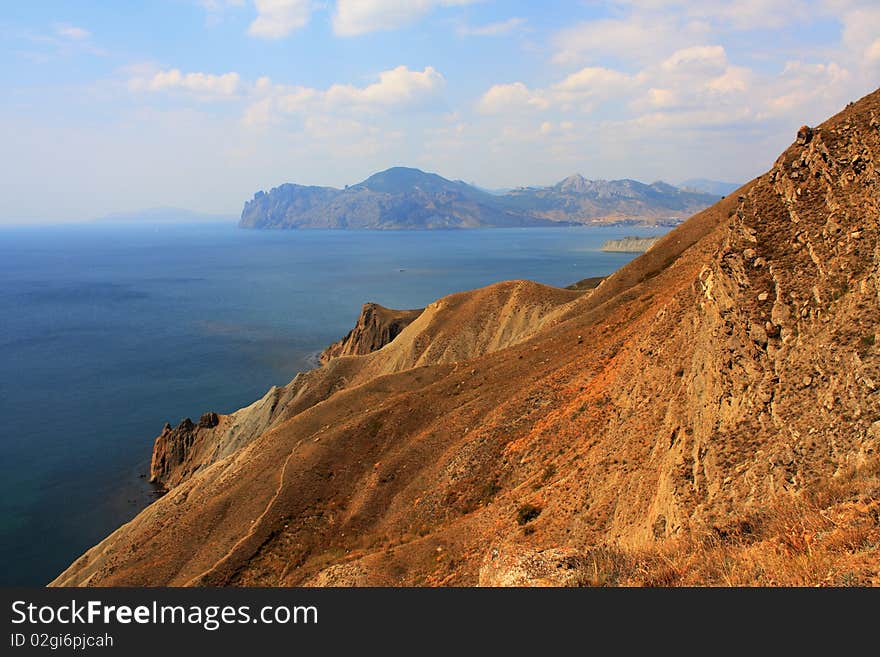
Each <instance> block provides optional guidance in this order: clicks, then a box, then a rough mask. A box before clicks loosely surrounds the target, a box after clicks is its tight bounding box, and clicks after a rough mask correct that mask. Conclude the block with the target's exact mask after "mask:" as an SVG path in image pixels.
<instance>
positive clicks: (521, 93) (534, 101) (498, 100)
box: [477, 82, 550, 114]
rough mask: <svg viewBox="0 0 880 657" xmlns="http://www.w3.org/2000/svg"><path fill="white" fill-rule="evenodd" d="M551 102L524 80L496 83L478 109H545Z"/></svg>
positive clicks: (504, 110) (491, 112)
mask: <svg viewBox="0 0 880 657" xmlns="http://www.w3.org/2000/svg"><path fill="white" fill-rule="evenodd" d="M549 106H550V102H549V101H548V100H547V99H546V98H544V97H543V96H542V95H541V94H540V92H535V91H532V90H530V89H529V88H528V87H527V86H526V85H524V84H523V83H522V82H513V83H510V84H496V85H493V86H492V87H490V88H489V90H488V91H486V93H484V94H483V96H482V98H480V100H479V102H478V103H477V109H478V110H479V111H480V112H482V113H483V114H501V113H508V112H521V111H523V110H544V109H547V108H548V107H549Z"/></svg>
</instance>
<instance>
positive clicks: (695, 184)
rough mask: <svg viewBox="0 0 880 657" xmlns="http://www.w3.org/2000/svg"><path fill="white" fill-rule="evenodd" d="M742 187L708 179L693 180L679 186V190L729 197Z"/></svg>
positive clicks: (738, 184)
mask: <svg viewBox="0 0 880 657" xmlns="http://www.w3.org/2000/svg"><path fill="white" fill-rule="evenodd" d="M740 187H742V183H731V182H721V181H720V180H708V179H707V178H691V179H689V180H685V181H683V182H682V183H681V184H680V185H679V188H681V189H683V190H685V191H689V192H701V193H703V194H715V195H717V196H727V195H728V194H730V193H731V192H734V191H736V190H737V189H739V188H740Z"/></svg>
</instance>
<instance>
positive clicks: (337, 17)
mask: <svg viewBox="0 0 880 657" xmlns="http://www.w3.org/2000/svg"><path fill="white" fill-rule="evenodd" d="M477 1H479V0H408V1H406V2H402V1H401V0H337V2H336V12H335V13H334V14H333V30H334V32H336V34H338V35H339V36H357V35H359V34H366V33H368V32H376V31H379V30H392V29H395V28H398V27H401V26H403V25H406V24H408V23H411V22H412V21H414V20H416V19H418V18H420V17H422V16H424V15H425V14H427V13H429V12H431V11H433V10H434V9H437V8H438V7H453V6H460V5H468V4H472V3H473V2H477Z"/></svg>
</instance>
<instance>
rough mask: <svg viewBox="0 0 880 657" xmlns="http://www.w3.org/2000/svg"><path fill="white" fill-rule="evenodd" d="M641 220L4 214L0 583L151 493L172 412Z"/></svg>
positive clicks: (579, 258)
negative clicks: (375, 308)
mask: <svg viewBox="0 0 880 657" xmlns="http://www.w3.org/2000/svg"><path fill="white" fill-rule="evenodd" d="M657 233H658V231H657V230H651V229H638V228H631V227H627V228H619V227H609V228H556V229H536V228H530V229H509V230H508V229H503V230H502V229H495V230H471V231H431V232H360V231H246V230H239V229H237V228H235V227H234V226H230V225H204V224H203V225H173V226H172V225H164V226H113V225H97V224H96V225H85V224H82V225H75V226H53V227H29V228H22V227H15V228H11V227H5V228H0V452H2V459H0V482H2V486H3V491H2V496H0V585H40V584H44V583H46V582H48V581H49V580H51V579H52V578H54V577H55V576H56V575H57V574H58V573H59V572H61V571H62V570H63V569H64V568H65V567H67V566H68V565H69V563H70V562H71V561H72V560H73V559H75V558H76V557H77V556H78V555H79V554H81V553H82V552H83V551H84V550H85V549H87V548H88V547H90V546H91V545H93V544H95V543H96V542H98V541H99V540H101V539H102V538H104V537H105V536H106V535H107V534H108V533H110V532H111V531H113V530H114V529H116V528H117V527H118V526H119V525H120V524H122V523H124V522H126V521H128V520H129V519H130V518H132V517H133V516H134V515H135V514H136V513H137V512H138V511H139V510H140V509H141V508H143V507H144V506H145V505H146V504H148V503H149V502H150V501H151V499H152V491H151V488H150V486H149V484H147V483H146V480H145V479H144V478H143V477H142V475H143V474H144V473H146V472H147V470H148V469H149V457H150V451H151V448H152V441H153V438H154V437H155V436H156V435H157V434H158V433H159V431H160V429H161V427H162V425H163V423H164V422H165V421H170V422H171V423H172V424H176V423H177V422H178V421H179V420H180V419H181V418H183V417H187V416H189V417H193V418H195V417H197V416H198V415H200V414H201V413H202V412H204V411H207V410H214V411H218V412H221V413H224V412H230V411H233V410H235V409H237V408H239V407H241V406H244V405H246V404H248V403H250V402H251V401H253V400H255V399H256V398H258V397H260V396H262V395H263V393H264V392H265V391H266V389H267V388H269V387H270V386H271V385H275V384H284V383H286V382H288V381H289V380H290V379H291V378H293V376H294V374H295V373H296V372H297V371H299V370H303V369H309V368H310V367H311V364H310V362H311V361H310V358H313V357H314V354H315V352H317V351H319V350H321V349H322V348H323V347H325V346H326V345H327V344H329V343H330V342H332V341H333V340H336V339H338V338H339V337H340V336H342V335H344V334H345V333H346V332H347V331H348V329H349V328H351V326H352V325H353V324H354V322H355V320H356V318H357V316H358V313H359V312H360V306H361V304H362V303H363V302H365V301H376V302H378V303H381V304H383V305H385V306H389V307H392V308H418V307H422V306H424V305H426V304H427V303H430V302H431V301H432V300H434V299H436V298H437V297H440V296H443V295H446V294H449V293H452V292H457V291H460V290H466V289H472V288H476V287H481V286H483V285H487V284H490V283H493V282H496V281H499V280H505V279H512V278H528V279H532V280H536V281H539V282H542V283H547V284H550V285H568V284H570V283H573V282H574V281H577V280H579V279H581V278H585V277H588V276H599V275H604V274H608V273H610V272H612V271H614V270H615V269H617V268H619V267H620V266H621V265H623V264H624V263H626V262H627V261H628V260H629V259H631V257H632V256H631V255H628V254H619V253H603V252H601V251H599V250H598V249H599V246H600V245H601V243H602V242H603V241H604V240H606V239H612V238H618V237H623V236H625V235H649V234H657Z"/></svg>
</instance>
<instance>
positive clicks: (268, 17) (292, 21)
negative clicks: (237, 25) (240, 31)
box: [248, 0, 312, 39]
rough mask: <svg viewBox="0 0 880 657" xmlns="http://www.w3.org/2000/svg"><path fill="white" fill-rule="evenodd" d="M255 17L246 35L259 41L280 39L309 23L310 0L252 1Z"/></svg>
mask: <svg viewBox="0 0 880 657" xmlns="http://www.w3.org/2000/svg"><path fill="white" fill-rule="evenodd" d="M254 6H255V7H256V9H257V17H256V18H255V19H254V22H253V23H251V24H250V27H248V34H250V35H251V36H254V37H259V38H261V39H281V38H283V37H286V36H287V35H288V34H290V33H291V32H293V31H294V30H298V29H300V28H301V27H305V25H306V24H307V23H308V22H309V18H310V17H311V13H312V7H311V0H254Z"/></svg>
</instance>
